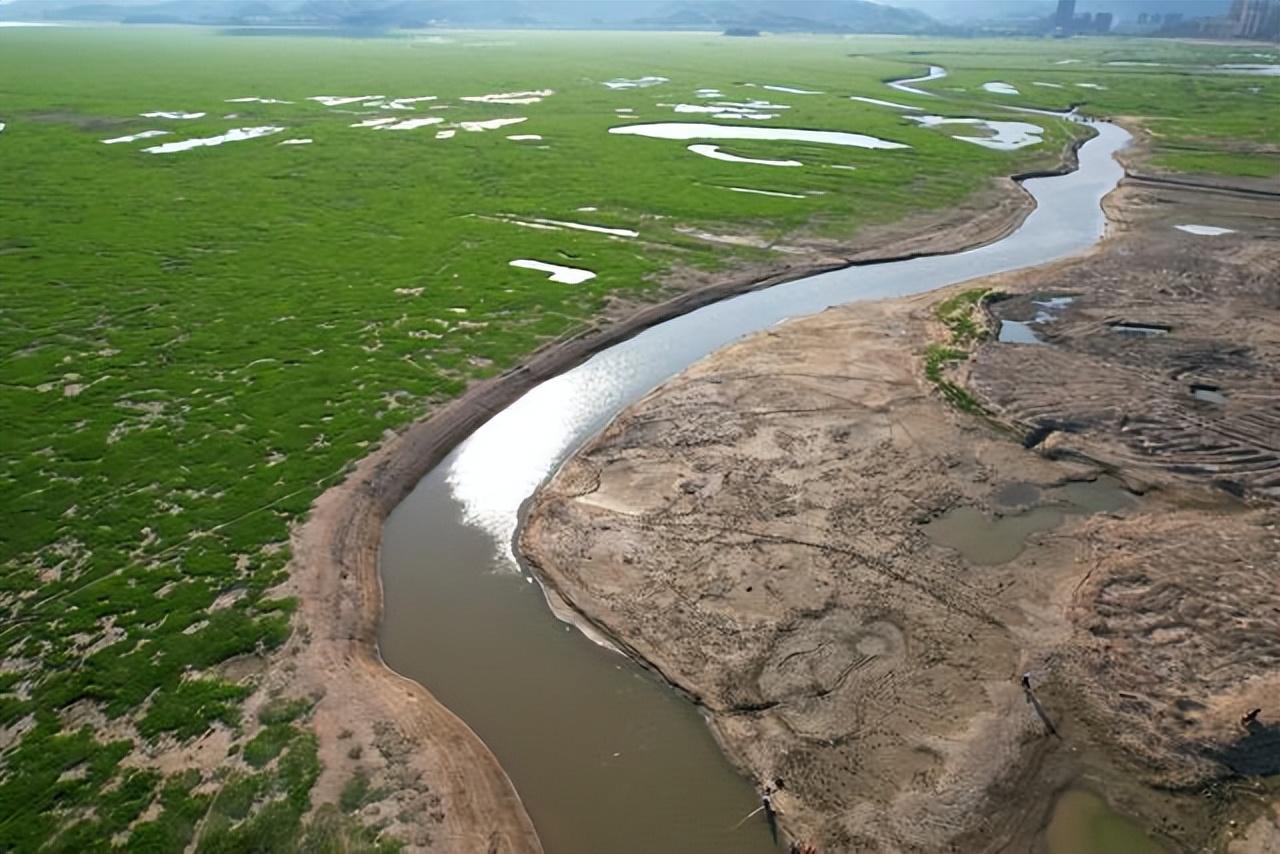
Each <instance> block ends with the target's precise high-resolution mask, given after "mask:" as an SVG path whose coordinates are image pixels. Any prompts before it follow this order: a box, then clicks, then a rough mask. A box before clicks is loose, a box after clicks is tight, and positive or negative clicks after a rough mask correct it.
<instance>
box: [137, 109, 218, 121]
mask: <svg viewBox="0 0 1280 854" xmlns="http://www.w3.org/2000/svg"><path fill="white" fill-rule="evenodd" d="M138 115H140V116H142V117H143V118H144V119H203V118H204V117H205V116H207V115H209V114H208V113H184V112H182V111H181V110H173V111H166V110H157V111H156V112H154V113H138Z"/></svg>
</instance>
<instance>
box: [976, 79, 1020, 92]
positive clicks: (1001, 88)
mask: <svg viewBox="0 0 1280 854" xmlns="http://www.w3.org/2000/svg"><path fill="white" fill-rule="evenodd" d="M982 90H983V91H984V92H992V93H994V94H996V95H1019V94H1021V93H1020V92H1019V91H1018V90H1017V89H1016V88H1014V87H1013V86H1012V85H1010V84H1008V83H1001V82H999V81H992V82H991V83H983V84H982Z"/></svg>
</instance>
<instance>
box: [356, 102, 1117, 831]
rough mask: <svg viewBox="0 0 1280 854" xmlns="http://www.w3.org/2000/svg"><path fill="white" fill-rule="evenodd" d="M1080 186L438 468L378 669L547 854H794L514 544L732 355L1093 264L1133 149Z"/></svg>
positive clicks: (1105, 148)
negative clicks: (992, 238) (572, 478)
mask: <svg viewBox="0 0 1280 854" xmlns="http://www.w3.org/2000/svg"><path fill="white" fill-rule="evenodd" d="M1092 126H1093V128H1094V129H1095V130H1096V132H1097V135H1096V136H1095V137H1093V138H1092V139H1091V140H1089V141H1088V142H1087V143H1085V144H1084V145H1083V146H1082V147H1081V149H1080V151H1079V164H1080V165H1079V169H1077V170H1076V171H1075V172H1072V173H1071V174H1068V175H1063V176H1055V177H1048V178H1034V179H1029V180H1027V181H1025V182H1024V183H1023V186H1024V187H1025V188H1026V190H1027V191H1028V192H1029V193H1031V195H1032V196H1034V197H1035V200H1036V204H1037V207H1036V209H1035V211H1034V212H1032V214H1031V215H1030V216H1029V217H1028V218H1027V219H1026V221H1025V222H1024V223H1023V224H1022V226H1021V227H1020V228H1018V229H1017V230H1016V231H1015V232H1013V233H1012V234H1010V235H1009V236H1007V237H1005V238H1004V239H1002V240H1000V241H997V242H995V243H991V244H989V245H986V246H983V247H979V248H976V249H972V250H969V251H966V252H959V253H954V254H950V255H940V256H934V257H928V258H916V259H911V260H906V261H897V262H887V263H882V264H871V265H865V266H858V267H850V268H847V269H843V270H837V271H834V272H828V273H823V274H820V275H814V276H809V277H807V278H803V279H798V280H796V281H793V282H789V283H786V284H782V285H776V286H774V287H771V288H768V289H765V290H761V291H755V292H752V293H748V294H744V295H741V296H738V297H734V298H732V299H728V300H725V301H723V302H719V303H715V304H712V305H709V306H706V307H703V308H701V309H698V310H696V311H693V312H690V313H689V314H686V315H682V316H680V317H676V318H673V319H671V320H668V321H666V322H664V323H662V324H659V325H657V326H654V327H651V328H650V329H647V330H645V331H644V332H642V333H640V334H638V335H636V336H635V337H633V338H630V339H628V340H626V341H623V342H621V343H619V344H616V345H614V346H612V347H610V348H608V349H606V350H603V351H601V352H600V353H598V354H596V355H595V356H593V357H592V358H591V359H589V360H588V361H586V362H585V363H583V364H582V365H580V366H578V367H576V368H573V369H572V370H569V371H567V372H565V373H563V374H561V375H559V376H557V377H555V378H554V379H551V380H548V381H547V382H544V383H542V384H541V385H539V386H537V387H535V388H533V389H532V390H531V391H529V392H528V393H527V394H525V395H524V396H523V397H521V398H520V399H519V400H517V401H516V402H514V403H513V404H511V405H510V406H508V407H507V408H505V409H503V410H502V411H500V412H497V413H495V414H494V415H493V417H492V418H491V419H490V420H489V421H488V422H487V423H486V424H484V426H482V427H481V428H480V429H479V430H477V431H476V432H475V433H473V434H472V435H471V436H470V437H469V438H468V439H467V440H466V441H464V442H463V443H462V444H461V445H459V446H458V447H457V448H455V449H454V451H453V452H452V453H451V454H450V455H449V456H448V457H447V458H446V459H445V460H443V461H442V462H441V463H440V464H439V465H438V466H436V467H435V468H434V469H433V470H432V471H431V472H430V473H428V475H427V476H426V477H424V478H423V479H422V481H421V482H420V483H419V484H418V486H417V488H416V489H415V490H414V491H413V493H412V494H411V495H410V496H409V497H408V498H407V499H406V500H405V501H404V502H403V503H402V504H401V505H400V506H399V507H398V508H397V509H396V510H395V512H394V513H393V514H392V515H391V517H390V519H388V521H387V524H386V527H385V531H384V539H383V543H382V550H381V557H380V566H381V573H382V580H383V586H384V612H383V621H382V628H381V633H380V644H381V650H382V654H383V656H384V658H385V659H386V661H387V663H388V664H389V665H390V666H391V667H392V668H393V669H395V670H396V671H398V672H399V673H402V674H404V675H405V676H408V677H410V678H412V679H415V680H417V681H418V682H420V683H422V684H423V685H426V686H427V687H428V688H429V689H430V690H431V692H432V693H433V694H434V695H435V696H436V697H437V698H438V699H439V700H440V701H441V702H442V703H444V704H445V705H446V706H448V707H449V708H450V709H452V710H453V711H454V712H455V713H457V714H458V715H459V716H460V717H461V718H462V719H463V720H465V721H466V722H467V723H468V724H469V725H470V726H471V727H472V728H473V729H474V730H475V731H476V732H477V733H478V734H479V736H480V737H481V738H482V739H484V741H485V742H486V743H487V744H488V745H489V747H490V748H491V749H492V750H493V752H494V753H495V754H496V755H497V757H498V760H499V761H500V762H501V764H502V766H503V767H504V768H505V769H506V771H507V773H508V774H509V775H510V777H511V779H512V780H513V782H514V783H515V786H516V789H517V790H518V791H519V793H520V795H521V798H522V799H523V801H524V803H525V805H526V807H527V808H528V810H529V813H530V815H531V817H532V819H533V822H534V825H535V826H536V827H537V830H538V834H539V836H540V837H541V839H542V843H543V845H544V847H545V849H546V851H547V852H548V854H604V853H605V852H607V854H654V852H690V854H693V853H694V852H697V854H756V852H760V853H761V854H763V852H774V851H777V850H779V849H778V847H777V846H776V845H775V843H774V841H773V840H772V839H771V838H770V833H769V828H768V827H767V825H766V823H765V822H764V820H763V819H762V817H761V816H759V815H757V816H755V817H753V818H751V819H750V820H747V821H745V822H742V819H743V818H744V817H746V816H747V815H748V814H750V813H751V812H752V810H754V809H755V808H756V807H757V806H758V805H759V800H758V796H757V794H756V791H755V788H754V786H753V784H752V783H751V782H750V781H748V780H747V779H745V778H744V777H743V776H742V775H741V774H740V773H739V772H738V771H737V770H735V769H734V767H733V766H732V765H731V764H730V763H729V762H728V760H727V759H726V758H725V757H724V755H723V754H722V753H721V752H720V750H719V748H718V746H717V745H716V743H715V741H714V739H713V738H712V735H711V732H710V730H709V729H708V727H707V726H706V724H705V722H704V721H703V719H702V717H701V716H700V714H699V711H698V709H697V708H696V707H695V706H694V705H693V704H692V703H690V702H688V701H687V700H686V699H685V698H684V697H682V696H680V695H678V694H677V693H676V692H675V691H674V690H672V689H671V688H670V687H669V686H668V685H667V684H666V683H664V682H663V681H662V680H660V679H659V678H657V677H656V676H654V675H653V674H651V673H650V672H648V671H647V670H645V669H644V668H643V667H641V666H639V665H638V664H636V663H634V662H632V661H630V660H629V659H627V658H625V657H623V656H621V655H619V654H617V653H615V652H612V651H610V650H609V649H607V648H605V647H603V646H600V645H599V644H596V643H593V642H591V641H590V640H589V639H587V638H586V637H584V636H583V635H582V634H581V633H580V632H578V631H576V630H573V629H571V628H570V627H569V626H568V625H567V624H565V623H563V622H561V621H559V620H558V619H556V617H555V616H554V615H553V614H552V612H551V610H550V609H549V608H548V606H547V602H546V600H545V597H544V596H543V593H542V590H541V588H540V587H539V585H538V584H537V583H535V579H533V578H531V577H530V576H529V575H528V573H527V571H526V570H524V569H523V568H522V567H521V566H520V565H519V563H518V561H517V559H516V557H515V556H514V554H513V551H512V542H513V539H514V536H515V533H516V530H517V527H518V524H519V512H520V507H521V505H522V503H524V502H525V501H526V500H527V499H528V498H529V497H530V496H531V495H532V494H533V493H534V492H535V490H536V489H537V488H538V486H539V485H540V484H541V483H543V482H544V481H545V480H546V479H547V478H548V477H549V476H550V475H551V474H552V473H554V471H555V470H556V468H557V467H558V466H559V465H560V464H561V463H562V462H563V461H564V460H565V459H566V458H567V457H568V456H569V455H570V454H571V453H572V452H573V451H574V450H575V449H576V448H577V447H579V446H580V445H581V444H582V443H583V442H584V441H586V440H587V439H588V438H589V437H590V436H592V435H593V434H595V433H596V432H597V431H599V430H600V429H601V428H603V427H604V426H605V425H606V424H607V423H608V422H609V421H610V420H611V419H612V418H613V417H614V416H615V415H617V414H618V412H619V411H620V410H622V409H623V408H624V407H626V406H628V405H629V404H631V403H633V402H634V401H636V400H637V399H639V398H640V397H642V396H643V395H644V394H645V393H647V392H648V391H650V390H651V389H653V388H654V387H655V386H657V385H659V384H661V383H662V382H664V381H665V380H667V379H668V378H670V377H671V376H673V375H675V374H676V373H678V372H680V371H681V370H683V369H684V368H686V367H687V366H688V365H690V364H691V363H693V362H695V361H697V360H698V359H701V358H702V357H704V356H706V355H707V354H709V353H711V352H713V351H715V350H718V349H720V348H721V347H723V346H725V345H726V344H728V343H730V342H732V341H734V340H735V339H737V338H740V337H742V336H744V335H748V334H750V333H753V332H757V331H760V330H762V329H766V328H768V327H770V326H772V325H774V324H776V323H779V322H781V321H783V320H786V319H788V318H791V317H797V316H802V315H808V314H813V313H815V312H819V311H822V310H823V309H825V308H828V307H829V306H833V305H841V304H846V303H851V302H857V301H860V300H870V299H881V298H886V297H898V296H906V295H910V294H918V293H921V292H924V291H929V290H933V289H936V288H940V287H943V286H946V285H950V284H953V283H957V282H962V281H964V280H966V279H971V278H974V277H978V276H987V275H991V274H995V273H1001V272H1005V271H1009V270H1014V269H1018V268H1022V267H1029V266H1035V265H1039V264H1043V263H1046V262H1049V261H1053V260H1055V259H1058V258H1062V257H1065V256H1068V255H1072V254H1076V253H1079V252H1081V251H1083V250H1085V249H1087V248H1089V247H1090V246H1092V245H1093V244H1094V243H1096V242H1097V241H1098V240H1099V239H1100V238H1101V236H1102V235H1103V233H1104V231H1105V229H1106V219H1105V217H1104V215H1103V213H1102V209H1101V206H1100V202H1101V199H1102V197H1103V196H1104V195H1106V193H1108V192H1109V191H1110V190H1111V189H1112V188H1114V187H1115V186H1116V184H1117V182H1118V181H1119V179H1120V177H1121V176H1122V170H1121V168H1120V166H1119V165H1118V164H1117V163H1116V161H1115V159H1114V157H1113V155H1114V154H1115V153H1116V152H1117V151H1118V150H1120V149H1121V148H1123V147H1124V145H1125V144H1126V143H1127V142H1128V140H1129V135H1128V134H1127V133H1126V132H1125V131H1124V130H1123V129H1121V128H1120V127H1118V126H1116V125H1112V124H1107V123H1096V124H1094V125H1092Z"/></svg>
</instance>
